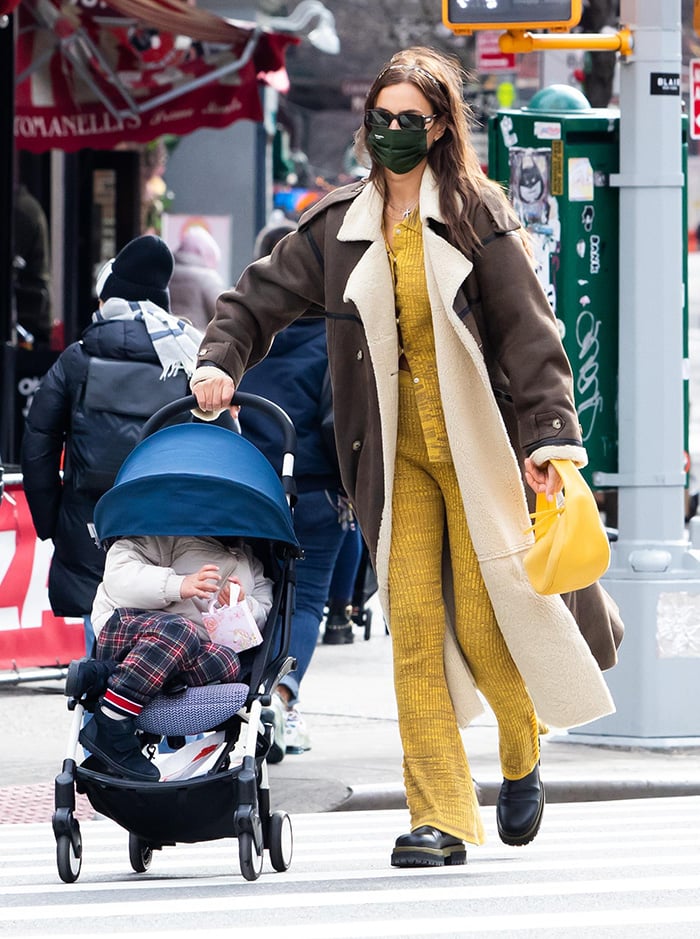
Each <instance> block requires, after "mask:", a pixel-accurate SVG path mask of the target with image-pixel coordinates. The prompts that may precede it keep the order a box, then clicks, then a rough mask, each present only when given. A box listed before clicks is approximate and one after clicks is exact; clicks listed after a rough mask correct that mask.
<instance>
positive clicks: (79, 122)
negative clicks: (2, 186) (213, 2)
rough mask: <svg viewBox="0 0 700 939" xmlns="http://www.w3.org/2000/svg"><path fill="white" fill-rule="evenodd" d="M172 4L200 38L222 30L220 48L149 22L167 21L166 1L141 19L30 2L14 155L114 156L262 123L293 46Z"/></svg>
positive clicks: (91, 7)
mask: <svg viewBox="0 0 700 939" xmlns="http://www.w3.org/2000/svg"><path fill="white" fill-rule="evenodd" d="M122 3H123V0H121V2H120V0H115V5H119V6H121V5H122ZM169 4H170V7H171V8H174V7H177V14H178V24H179V26H180V27H181V28H183V29H184V28H187V15H188V13H187V11H188V10H189V11H190V14H191V17H192V20H193V22H192V26H191V30H190V31H191V33H192V34H194V35H196V34H197V33H198V32H202V33H203V34H204V35H207V36H211V35H214V34H215V33H216V32H217V22H216V21H218V23H219V24H220V26H219V27H218V28H219V29H220V34H221V37H222V40H221V41H211V40H209V39H193V38H191V37H189V36H186V35H179V34H176V33H175V32H166V31H164V30H163V29H162V28H160V27H158V26H153V25H150V24H149V22H148V13H149V10H151V11H153V10H156V11H158V12H156V13H153V12H152V13H151V16H152V19H155V20H157V21H158V22H160V21H161V15H162V14H163V13H164V12H167V6H168V3H167V2H166V0H159V2H156V0H150V2H149V3H148V4H146V2H145V0H143V9H144V18H143V19H142V18H141V17H140V16H139V17H138V18H136V17H135V16H133V15H127V14H125V13H121V12H118V11H117V10H116V9H113V8H111V7H108V6H107V5H106V4H104V3H102V2H99V3H96V2H93V0H77V2H76V0H73V2H71V0H24V2H23V3H22V4H21V6H20V7H19V10H18V17H19V31H18V36H17V46H16V74H17V87H16V99H15V139H16V143H17V146H18V147H19V148H21V149H25V150H30V151H32V152H35V153H40V152H43V151H45V150H50V149H59V150H66V151H74V150H79V149H82V148H83V147H91V148H95V149H101V150H108V149H112V148H114V147H116V146H117V145H118V144H124V143H129V142H134V143H144V142H147V141H149V140H153V139H154V138H156V137H159V136H161V135H163V134H187V133H190V132H191V131H193V130H196V129H197V128H199V127H225V126H227V125H228V124H231V123H233V122H234V121H236V120H239V119H241V118H247V119H249V120H252V121H260V120H262V110H261V104H260V94H259V81H260V80H263V81H266V80H269V82H270V84H273V85H274V86H275V87H276V88H277V89H278V90H279V88H280V83H281V85H282V86H283V87H284V85H285V82H286V81H287V79H286V72H285V71H284V50H285V47H286V46H287V45H288V44H289V43H290V42H294V41H295V40H294V39H293V37H290V36H286V35H280V34H276V33H263V32H260V31H258V30H257V29H255V28H254V25H252V24H238V25H236V24H232V23H230V22H228V21H225V20H223V19H221V18H217V17H214V15H213V14H209V13H206V11H197V10H196V9H193V8H191V7H188V6H187V5H186V4H180V3H176V2H175V0H169ZM124 6H125V8H127V9H129V10H131V9H132V8H139V3H138V2H134V0H132V2H130V3H129V4H126V3H124ZM164 7H165V8H166V9H165V10H164V9H163V8H164ZM202 23H204V25H202Z"/></svg>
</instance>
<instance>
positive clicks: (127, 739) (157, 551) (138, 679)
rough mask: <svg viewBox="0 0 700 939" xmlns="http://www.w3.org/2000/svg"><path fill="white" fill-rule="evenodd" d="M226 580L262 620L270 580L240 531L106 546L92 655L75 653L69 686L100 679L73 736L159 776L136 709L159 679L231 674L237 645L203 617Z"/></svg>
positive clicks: (155, 690)
mask: <svg viewBox="0 0 700 939" xmlns="http://www.w3.org/2000/svg"><path fill="white" fill-rule="evenodd" d="M232 583H235V584H236V585H237V586H238V588H239V592H238V601H239V602H240V601H244V602H245V603H247V605H248V606H249V608H250V611H251V613H252V615H253V618H254V619H255V622H256V624H257V625H258V627H259V628H260V629H261V630H262V629H263V628H264V625H265V622H266V620H267V616H268V614H269V612H270V608H271V606H272V581H271V580H270V579H269V578H267V577H266V576H265V574H264V572H263V565H262V563H261V562H260V561H259V560H258V559H257V558H256V557H255V556H254V555H253V552H252V550H251V548H250V546H249V545H247V544H246V543H245V542H243V541H242V540H241V539H239V538H213V537H202V536H194V535H183V536H170V535H168V536H156V535H146V536H141V537H133V538H119V539H117V540H115V541H114V543H113V544H112V545H111V547H110V548H109V550H108V552H107V559H106V563H105V571H104V577H103V580H102V583H101V584H100V586H99V587H98V590H97V594H96V596H95V602H94V605H93V609H92V622H93V626H94V629H95V634H96V636H97V653H96V659H94V660H81V661H80V662H76V663H73V665H72V671H69V675H68V677H67V693H70V694H73V695H75V696H76V697H80V695H81V694H82V693H84V692H85V691H87V690H88V689H89V690H90V691H92V692H94V691H95V690H96V686H97V687H100V685H102V688H103V689H104V690H103V693H102V695H101V697H100V699H99V702H98V704H97V705H96V707H95V710H94V717H93V719H92V720H91V721H89V722H88V723H87V724H86V725H85V726H84V727H83V729H82V730H81V732H80V736H79V740H80V742H81V743H82V744H83V746H84V747H85V748H86V749H88V750H89V751H90V752H91V753H92V754H93V755H94V756H95V757H97V758H98V759H99V760H100V761H101V762H103V763H104V764H106V766H107V767H108V768H109V770H110V771H111V772H112V773H116V774H117V775H122V776H127V777H129V778H131V779H138V780H143V781H147V782H154V781H157V780H158V778H159V775H160V774H159V771H158V768H157V767H156V765H155V764H154V763H153V762H152V761H151V760H149V759H148V758H147V757H146V756H145V755H144V754H143V753H142V751H141V748H140V745H139V743H138V740H137V737H136V719H137V717H138V715H139V714H140V713H141V710H142V709H143V707H144V706H145V705H146V704H147V703H148V702H149V701H150V700H151V699H153V698H154V697H155V696H156V695H158V694H159V693H160V692H161V691H163V690H164V688H165V689H166V690H167V689H168V688H169V687H170V688H172V687H173V685H174V684H175V685H176V686H177V685H179V686H180V687H182V686H197V685H207V684H211V683H215V682H221V683H227V682H234V681H236V679H237V678H238V676H239V673H240V662H239V658H238V655H237V654H236V653H235V652H234V651H233V649H231V648H229V647H228V646H224V645H221V644H219V643H215V642H212V641H211V640H210V638H209V634H208V632H207V630H206V627H205V625H204V622H203V618H202V617H203V614H204V613H205V612H206V610H207V607H208V605H209V602H210V601H211V600H212V599H214V598H215V597H216V599H217V601H218V603H219V604H222V605H223V604H228V603H229V601H230V593H231V584H232ZM105 680H106V687H105Z"/></svg>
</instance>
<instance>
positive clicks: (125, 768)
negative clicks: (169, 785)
mask: <svg viewBox="0 0 700 939" xmlns="http://www.w3.org/2000/svg"><path fill="white" fill-rule="evenodd" d="M78 740H79V741H80V742H81V743H82V745H83V746H84V747H85V749H86V750H89V751H90V753H92V754H93V755H94V756H96V757H97V758H98V759H99V760H101V761H102V762H103V763H104V764H105V765H106V766H107V767H108V768H109V770H110V771H111V772H112V773H114V774H115V775H116V776H126V777H128V778H129V779H139V780H141V781H143V782H157V781H158V780H159V779H160V772H159V771H158V767H157V766H156V765H155V763H151V761H150V760H149V759H148V758H147V757H145V756H144V755H143V753H142V752H141V748H140V747H139V744H138V740H137V738H136V719H135V718H133V717H125V718H124V720H116V719H114V718H111V717H106V716H105V715H104V714H103V713H102V709H101V708H100V706H99V705H98V706H97V707H96V708H95V713H94V715H93V718H92V720H91V721H88V723H87V724H86V725H85V726H84V727H83V729H82V730H81V731H80V734H79V735H78Z"/></svg>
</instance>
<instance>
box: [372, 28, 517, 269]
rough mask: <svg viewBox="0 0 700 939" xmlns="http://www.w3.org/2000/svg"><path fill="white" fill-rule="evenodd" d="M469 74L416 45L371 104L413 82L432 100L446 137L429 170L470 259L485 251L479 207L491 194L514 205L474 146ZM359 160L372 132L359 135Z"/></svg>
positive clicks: (385, 72)
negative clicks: (476, 215)
mask: <svg viewBox="0 0 700 939" xmlns="http://www.w3.org/2000/svg"><path fill="white" fill-rule="evenodd" d="M463 79H464V72H463V70H462V66H461V64H460V62H459V60H458V59H456V58H455V57H453V56H446V55H443V54H442V53H441V52H438V51H437V50H435V49H429V48H427V47H423V46H413V47H412V48H410V49H405V50H404V51H403V52H397V53H396V55H394V56H393V57H392V58H391V60H390V61H389V62H388V63H387V64H386V66H385V67H384V68H383V69H382V70H381V71H380V73H379V75H378V76H377V77H376V78H375V80H374V83H373V84H372V87H371V88H370V90H369V94H368V95H367V100H366V101H365V108H373V107H374V106H375V103H376V101H377V96H378V95H379V92H380V91H381V90H382V88H386V87H387V86H388V85H398V84H401V83H402V82H410V83H411V84H412V85H415V86H416V88H418V90H419V91H420V92H421V93H422V94H423V95H424V96H425V97H426V98H427V99H428V101H429V102H430V104H431V110H432V111H433V112H434V113H435V114H438V115H439V116H440V119H441V120H442V123H443V126H444V133H443V135H442V136H441V137H440V139H439V140H435V141H434V142H433V145H432V146H431V148H430V150H429V152H428V165H429V166H430V168H431V170H432V171H433V173H434V174H435V177H436V179H437V181H438V187H439V194H440V210H441V212H442V215H443V218H444V219H445V224H446V225H447V231H448V234H449V237H450V240H451V241H452V242H453V244H455V245H456V246H457V247H458V248H459V249H460V250H462V251H463V252H464V253H465V254H467V255H468V256H469V255H472V256H473V255H474V254H475V253H476V252H478V250H479V247H480V241H479V238H478V236H477V234H476V232H475V231H474V228H473V226H472V224H471V222H470V220H469V219H470V215H471V214H472V211H471V210H472V208H473V206H474V204H475V203H476V202H478V201H480V200H481V196H482V193H484V192H485V191H488V192H491V193H493V194H494V195H495V196H496V198H498V199H501V200H502V201H503V203H504V204H506V205H508V200H507V199H506V196H505V194H504V192H503V190H502V189H501V187H500V186H499V185H498V184H497V183H495V182H493V180H490V179H489V178H488V177H487V176H486V174H485V173H484V171H483V170H482V168H481V164H480V162H479V158H478V155H477V153H476V150H475V149H474V147H473V145H472V143H471V134H470V127H471V126H472V124H473V116H472V113H471V109H470V107H469V105H468V104H467V102H466V101H465V100H464V92H463V88H464V81H463ZM355 148H356V152H357V155H358V157H361V156H364V155H365V154H367V153H369V154H370V157H371V151H370V150H369V148H368V147H367V128H366V127H364V126H363V127H362V128H360V130H358V132H357V134H356V135H355ZM369 179H370V181H372V182H374V184H375V185H376V186H377V188H378V189H379V190H380V192H381V193H382V194H383V195H384V196H386V187H385V182H384V172H383V168H382V167H381V166H380V165H379V164H378V163H377V162H376V161H375V160H371V169H370V174H369Z"/></svg>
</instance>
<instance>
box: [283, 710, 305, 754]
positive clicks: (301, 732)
mask: <svg viewBox="0 0 700 939" xmlns="http://www.w3.org/2000/svg"><path fill="white" fill-rule="evenodd" d="M284 741H285V744H286V750H287V753H304V751H305V750H310V749H311V738H310V737H309V732H308V730H307V729H306V724H305V722H304V718H303V717H302V716H301V714H300V713H299V711H298V710H297V709H296V708H295V707H291V708H289V710H288V711H287V715H286V720H285V725H284Z"/></svg>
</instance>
